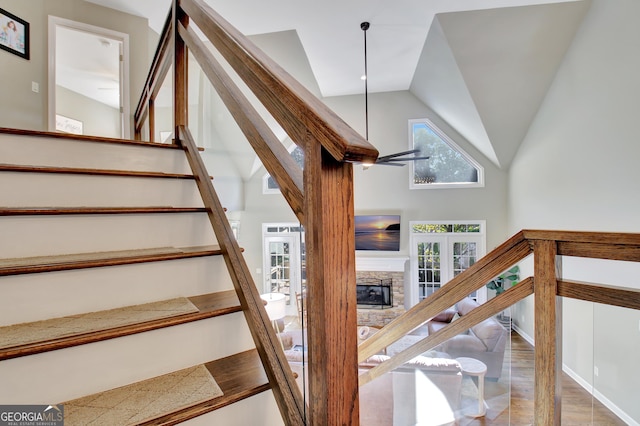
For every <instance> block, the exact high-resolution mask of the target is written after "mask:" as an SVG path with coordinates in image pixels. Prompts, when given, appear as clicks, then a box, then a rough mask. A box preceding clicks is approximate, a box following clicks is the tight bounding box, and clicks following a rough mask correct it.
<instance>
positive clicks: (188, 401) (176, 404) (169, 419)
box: [64, 349, 270, 426]
mask: <svg viewBox="0 0 640 426" xmlns="http://www.w3.org/2000/svg"><path fill="white" fill-rule="evenodd" d="M186 373H192V376H193V375H195V376H196V377H195V378H193V377H192V378H188V377H187V376H186ZM204 375H206V377H204ZM209 375H210V377H209ZM185 378H186V380H185ZM211 379H213V380H214V381H215V384H209V383H207V384H206V386H205V389H204V390H203V389H202V388H200V389H199V390H198V392H194V390H193V389H194V388H199V387H200V383H202V382H203V380H204V381H205V382H206V381H207V380H209V381H210V380H211ZM183 380H185V381H186V383H184V382H183ZM194 381H195V383H192V382H194ZM216 385H217V386H216ZM167 386H168V387H170V388H171V389H176V388H184V390H183V391H182V392H181V391H178V392H171V391H170V390H169V389H168V388H167ZM207 388H208V389H207ZM211 388H215V389H211ZM269 388H270V385H269V383H268V379H267V376H266V374H265V373H264V370H263V368H262V364H261V362H260V357H259V356H258V353H257V351H256V350H255V349H253V350H249V351H245V352H240V353H238V354H234V355H231V356H228V357H225V358H222V359H219V360H215V361H211V362H208V363H206V364H200V365H196V366H194V367H191V368H187V369H184V370H180V371H178V372H173V373H169V374H165V375H162V376H158V377H156V378H152V379H148V380H145V381H142V382H137V383H133V384H131V385H127V386H123V387H120V388H117V389H113V390H109V391H106V392H103V393H99V394H95V395H89V396H86V397H83V398H80V399H78V400H74V401H68V402H66V403H64V404H65V414H66V416H65V420H69V422H70V424H79V423H82V424H88V423H90V424H93V423H92V422H94V421H95V422H99V421H100V420H99V419H104V418H109V419H113V418H116V419H117V417H115V416H118V415H119V414H120V415H122V414H124V416H125V417H127V418H129V420H125V419H124V418H122V419H118V422H119V424H127V425H131V424H135V425H146V426H150V425H173V424H178V423H181V422H184V421H186V420H189V419H192V418H194V417H197V416H200V415H203V414H206V413H208V412H211V411H214V410H216V409H218V408H222V407H224V406H226V405H229V404H232V403H234V402H237V401H240V400H242V399H245V398H247V397H250V396H252V395H256V394H258V393H260V392H264V391H265V390H267V389H269ZM216 391H217V392H216ZM219 391H222V395H220V394H219ZM140 393H145V394H148V395H149V397H150V398H151V399H154V398H158V397H160V398H161V399H162V406H161V407H160V408H159V407H158V404H153V403H151V404H149V405H148V407H149V406H150V407H152V408H151V411H154V412H155V413H154V417H152V418H146V419H143V418H144V417H145V416H146V414H148V413H140V411H139V410H132V409H131V408H132V404H135V403H136V402H137V401H139V400H142V401H145V398H144V397H142V399H141V396H140ZM194 393H195V394H194ZM131 395H136V401H132V400H131V398H132V397H131ZM97 399H100V401H101V402H100V403H97V404H94V403H93V401H96V400H97ZM109 402H110V403H111V404H109ZM122 405H124V406H125V407H122ZM82 406H85V407H87V408H88V409H85V410H84V412H82V411H83V410H82ZM98 406H100V407H106V408H104V409H95V408H93V409H92V407H98ZM67 408H69V409H70V410H69V413H67V412H66V411H67ZM127 409H128V410H127ZM163 411H164V412H163ZM157 413H161V414H157ZM131 414H133V415H134V418H130V417H129V416H130V415H131ZM67 416H68V418H67ZM100 416H102V417H100ZM135 417H138V419H136V418H135Z"/></svg>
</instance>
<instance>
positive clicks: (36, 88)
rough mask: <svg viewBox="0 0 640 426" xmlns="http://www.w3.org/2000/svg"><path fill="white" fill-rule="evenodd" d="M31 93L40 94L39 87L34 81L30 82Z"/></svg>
mask: <svg viewBox="0 0 640 426" xmlns="http://www.w3.org/2000/svg"><path fill="white" fill-rule="evenodd" d="M31 91H32V92H35V93H39V92H40V85H39V84H38V83H36V82H35V81H32V82H31Z"/></svg>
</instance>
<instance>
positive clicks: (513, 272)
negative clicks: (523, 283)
mask: <svg viewBox="0 0 640 426" xmlns="http://www.w3.org/2000/svg"><path fill="white" fill-rule="evenodd" d="M518 281H520V267H519V266H517V265H516V266H514V267H513V268H511V269H509V270H508V271H507V272H504V273H502V274H500V275H498V276H497V277H495V278H494V279H492V280H491V281H489V282H488V283H487V288H488V289H490V290H495V292H496V296H497V295H499V294H501V293H503V292H504V291H505V290H507V289H508V288H509V287H512V286H514V285H516V284H517V283H518ZM498 320H499V321H500V322H506V323H510V322H511V309H510V308H507V309H505V310H504V311H502V312H501V313H500V314H499V315H498Z"/></svg>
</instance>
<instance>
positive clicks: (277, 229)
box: [263, 224, 305, 315]
mask: <svg viewBox="0 0 640 426" xmlns="http://www.w3.org/2000/svg"><path fill="white" fill-rule="evenodd" d="M263 235H264V271H265V283H264V292H265V293H282V294H284V295H285V302H286V312H287V315H298V308H297V305H296V293H302V290H303V287H304V275H305V274H304V270H303V267H304V257H303V256H304V240H303V237H304V233H303V232H302V230H301V228H300V225H287V224H284V225H273V224H265V225H264V226H263Z"/></svg>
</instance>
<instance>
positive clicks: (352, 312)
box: [304, 143, 360, 426]
mask: <svg viewBox="0 0 640 426" xmlns="http://www.w3.org/2000/svg"><path fill="white" fill-rule="evenodd" d="M307 145H308V146H307V149H305V168H304V188H305V206H304V208H305V224H304V225H305V235H306V250H307V308H308V312H307V318H308V321H307V323H308V326H307V329H308V333H307V339H308V347H309V398H308V401H309V424H310V425H313V426H331V425H353V426H356V425H358V424H359V415H360V413H359V400H358V346H357V336H356V328H357V311H356V286H355V234H354V232H355V231H354V223H353V166H352V165H351V164H348V163H341V162H338V161H336V160H334V159H333V158H332V157H331V156H330V155H329V154H328V153H327V152H326V151H325V150H324V149H323V148H322V147H321V146H320V144H318V143H308V144H307Z"/></svg>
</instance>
